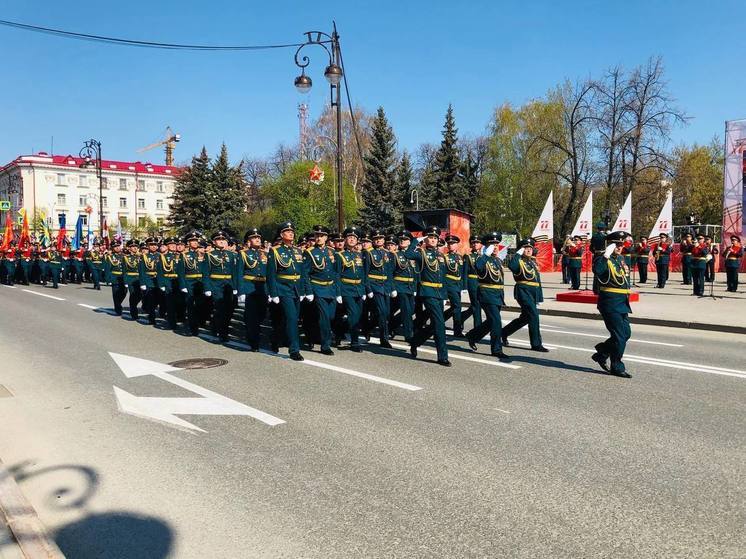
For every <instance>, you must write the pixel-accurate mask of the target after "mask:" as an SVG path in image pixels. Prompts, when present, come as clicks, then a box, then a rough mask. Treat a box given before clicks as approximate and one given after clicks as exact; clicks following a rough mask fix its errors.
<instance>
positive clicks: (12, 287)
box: [0, 283, 16, 289]
mask: <svg viewBox="0 0 746 559" xmlns="http://www.w3.org/2000/svg"><path fill="white" fill-rule="evenodd" d="M0 285H2V286H3V287H7V288H8V289H15V288H16V286H15V285H5V284H4V283H3V284H0Z"/></svg>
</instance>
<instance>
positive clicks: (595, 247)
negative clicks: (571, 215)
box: [590, 222, 606, 295]
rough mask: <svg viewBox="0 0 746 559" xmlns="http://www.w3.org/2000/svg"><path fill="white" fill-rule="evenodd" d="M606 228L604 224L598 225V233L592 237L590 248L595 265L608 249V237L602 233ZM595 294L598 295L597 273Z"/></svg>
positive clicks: (594, 286) (594, 283)
mask: <svg viewBox="0 0 746 559" xmlns="http://www.w3.org/2000/svg"><path fill="white" fill-rule="evenodd" d="M604 227H606V225H605V224H604V223H603V222H598V223H596V232H595V233H594V234H593V236H591V243H590V247H591V251H592V252H593V264H595V262H596V260H597V259H598V258H601V257H603V254H604V249H605V248H606V235H605V234H604V233H602V232H601V230H602V229H603V228H604ZM594 269H595V266H594ZM593 293H595V294H596V295H598V278H597V277H596V274H595V273H594V274H593Z"/></svg>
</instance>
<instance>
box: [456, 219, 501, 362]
mask: <svg viewBox="0 0 746 559" xmlns="http://www.w3.org/2000/svg"><path fill="white" fill-rule="evenodd" d="M500 241H502V234H500V233H498V232H497V231H493V232H492V233H489V234H487V235H485V236H484V239H483V241H482V242H483V244H484V245H485V246H486V247H487V249H486V250H485V252H484V254H482V255H480V256H479V258H477V261H476V268H475V272H476V273H477V277H478V280H479V290H478V294H477V295H478V297H479V299H480V301H481V303H482V308H483V309H484V312H485V314H486V315H487V320H486V321H485V322H483V323H482V324H480V325H479V326H475V327H474V328H473V329H472V330H471V331H469V333H468V334H467V335H466V337H467V339H468V340H469V347H471V349H473V350H474V351H476V350H477V342H478V341H479V340H481V339H482V338H483V337H484V336H485V334H486V333H487V332H489V333H490V351H491V353H492V355H494V356H495V357H497V358H498V359H499V360H500V361H510V358H509V357H508V356H507V355H505V353H504V352H503V347H502V317H501V316H500V307H502V306H503V305H504V304H505V298H504V286H505V278H504V276H503V263H502V261H501V260H500V258H499V257H498V256H497V252H498V245H499V244H500Z"/></svg>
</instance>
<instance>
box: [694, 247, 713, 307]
mask: <svg viewBox="0 0 746 559" xmlns="http://www.w3.org/2000/svg"><path fill="white" fill-rule="evenodd" d="M710 259H712V255H711V254H710V248H709V247H708V246H707V245H706V244H705V236H704V235H703V234H702V233H698V234H697V242H696V243H694V244H693V245H692V246H691V248H690V251H689V274H690V276H691V278H692V284H693V285H692V295H696V296H698V297H704V296H705V267H706V266H707V261H708V260H710Z"/></svg>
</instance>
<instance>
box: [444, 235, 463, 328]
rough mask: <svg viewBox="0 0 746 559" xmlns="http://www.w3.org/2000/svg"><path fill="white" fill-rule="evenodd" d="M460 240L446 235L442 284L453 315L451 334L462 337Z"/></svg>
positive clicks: (461, 260) (461, 261)
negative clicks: (444, 267)
mask: <svg viewBox="0 0 746 559" xmlns="http://www.w3.org/2000/svg"><path fill="white" fill-rule="evenodd" d="M460 242H461V239H459V238H458V237H457V236H456V235H448V236H447V237H446V247H447V248H446V252H445V254H444V262H445V265H446V269H445V276H444V285H445V288H446V297H448V303H449V305H450V311H451V314H452V315H453V336H454V337H456V338H463V337H464V323H463V321H462V319H461V293H462V292H463V291H465V290H466V274H465V273H464V267H465V266H464V259H463V258H462V257H461V255H460V254H459V253H458V245H459V243H460Z"/></svg>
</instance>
